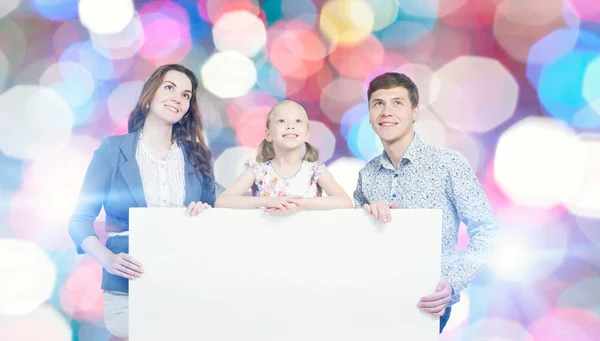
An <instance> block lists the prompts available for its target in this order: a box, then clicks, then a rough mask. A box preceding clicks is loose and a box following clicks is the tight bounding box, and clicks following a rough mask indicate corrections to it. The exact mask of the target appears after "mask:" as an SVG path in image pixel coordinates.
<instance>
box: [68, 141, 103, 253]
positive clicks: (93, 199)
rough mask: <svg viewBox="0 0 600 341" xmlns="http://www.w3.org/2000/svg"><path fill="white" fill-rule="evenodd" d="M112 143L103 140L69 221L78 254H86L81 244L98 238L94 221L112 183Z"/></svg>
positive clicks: (93, 157)
mask: <svg viewBox="0 0 600 341" xmlns="http://www.w3.org/2000/svg"><path fill="white" fill-rule="evenodd" d="M110 172H111V164H110V142H109V140H108V139H107V138H105V139H103V140H102V142H101V144H100V147H98V149H97V150H96V151H95V152H94V155H93V156H92V161H91V162H90V165H89V166H88V169H87V171H86V173H85V177H84V180H83V185H82V187H81V191H80V193H79V199H78V200H77V205H76V206H75V211H74V213H73V215H72V216H71V219H70V220H69V235H70V236H71V239H73V241H74V242H75V247H76V249H77V253H78V254H83V253H85V252H84V251H83V249H81V242H83V240H84V239H86V238H87V237H89V236H95V237H96V238H98V235H97V234H96V231H95V230H94V221H95V220H96V217H97V216H98V213H100V210H101V209H102V205H104V201H105V198H106V193H107V192H108V187H109V181H110Z"/></svg>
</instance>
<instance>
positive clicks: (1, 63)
mask: <svg viewBox="0 0 600 341" xmlns="http://www.w3.org/2000/svg"><path fill="white" fill-rule="evenodd" d="M8 70H10V64H9V62H8V58H6V56H5V55H4V53H3V52H2V50H0V93H2V92H3V91H4V86H5V85H6V81H7V80H8V73H9V71H8Z"/></svg>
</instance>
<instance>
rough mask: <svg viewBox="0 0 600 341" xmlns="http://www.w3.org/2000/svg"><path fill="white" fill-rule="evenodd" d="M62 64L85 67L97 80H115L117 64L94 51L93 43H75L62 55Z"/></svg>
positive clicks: (60, 59)
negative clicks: (71, 63)
mask: <svg viewBox="0 0 600 341" xmlns="http://www.w3.org/2000/svg"><path fill="white" fill-rule="evenodd" d="M59 61H60V62H61V63H65V62H73V63H77V64H80V65H81V66H83V67H85V68H86V69H87V70H88V71H89V72H91V73H92V75H93V76H94V78H95V79H96V80H108V79H114V78H115V64H114V62H113V61H112V60H111V59H109V58H107V57H106V56H104V55H102V54H100V52H98V51H97V50H96V49H94V47H93V45H92V42H91V41H89V40H88V41H84V42H75V43H73V44H71V45H70V46H69V47H68V48H67V49H65V50H64V51H63V53H62V54H61V56H60V58H59Z"/></svg>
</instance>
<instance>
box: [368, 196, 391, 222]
mask: <svg viewBox="0 0 600 341" xmlns="http://www.w3.org/2000/svg"><path fill="white" fill-rule="evenodd" d="M390 208H398V204H396V203H393V204H392V205H391V206H388V204H387V203H386V202H385V200H381V201H378V202H374V203H372V204H371V205H368V204H364V205H363V209H364V210H365V211H367V213H369V215H371V216H372V217H373V218H375V221H377V220H381V221H382V222H384V223H389V222H390V221H392V212H391V211H390Z"/></svg>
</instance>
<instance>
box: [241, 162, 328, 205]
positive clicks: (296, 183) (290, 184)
mask: <svg viewBox="0 0 600 341" xmlns="http://www.w3.org/2000/svg"><path fill="white" fill-rule="evenodd" d="M249 167H252V168H253V170H254V178H255V180H254V185H253V186H252V195H253V196H255V197H258V196H260V197H266V196H269V197H284V196H290V195H302V196H303V197H308V198H314V197H320V196H321V194H322V190H321V187H320V186H318V185H317V180H319V176H321V174H323V170H324V169H325V165H324V164H322V163H320V162H318V161H317V162H308V161H302V166H300V169H299V170H298V172H296V174H294V175H292V176H291V177H288V178H284V177H281V176H279V174H277V172H276V171H275V169H273V165H272V164H271V162H270V161H267V162H264V163H257V162H252V161H248V162H246V168H249Z"/></svg>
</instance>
